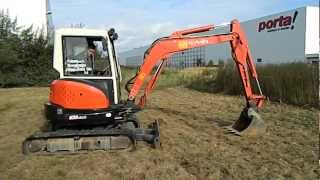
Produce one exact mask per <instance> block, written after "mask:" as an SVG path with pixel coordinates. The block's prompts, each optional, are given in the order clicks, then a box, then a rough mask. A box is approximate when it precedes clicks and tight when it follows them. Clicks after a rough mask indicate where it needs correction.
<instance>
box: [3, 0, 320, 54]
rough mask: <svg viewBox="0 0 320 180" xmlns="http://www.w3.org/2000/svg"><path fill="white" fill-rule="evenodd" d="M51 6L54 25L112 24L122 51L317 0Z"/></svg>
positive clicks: (66, 1)
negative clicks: (189, 30) (194, 29)
mask: <svg viewBox="0 0 320 180" xmlns="http://www.w3.org/2000/svg"><path fill="white" fill-rule="evenodd" d="M34 1H35V0H34ZM36 1H37V0H36ZM38 1H39V0H38ZM0 2H8V0H0ZM0 5H1V3H0ZM50 5H51V11H52V16H53V23H54V25H55V27H56V28H61V27H70V26H71V24H73V25H75V24H80V23H81V24H84V25H85V28H98V29H108V28H111V27H113V28H115V29H116V31H117V32H118V34H119V40H118V41H117V42H116V44H117V47H118V50H119V51H125V50H129V49H132V48H136V47H140V46H144V45H148V44H150V43H151V42H152V41H153V40H155V39H157V38H158V37H161V36H165V35H169V34H170V33H171V32H173V31H176V30H179V29H184V28H189V27H196V26H201V25H207V24H216V25H217V24H221V23H226V22H229V21H231V20H232V19H235V18H236V19H238V20H240V21H245V20H250V19H254V18H257V17H261V16H265V15H269V14H273V13H277V12H281V11H285V10H290V9H294V8H297V7H302V6H306V5H313V6H314V5H316V6H318V1H317V0H50ZM33 6H34V4H33V3H30V7H29V8H31V9H32V8H33ZM24 8H28V7H24Z"/></svg>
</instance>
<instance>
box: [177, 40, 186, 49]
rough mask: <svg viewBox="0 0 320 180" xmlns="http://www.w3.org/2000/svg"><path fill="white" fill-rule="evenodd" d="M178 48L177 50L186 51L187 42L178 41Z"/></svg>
mask: <svg viewBox="0 0 320 180" xmlns="http://www.w3.org/2000/svg"><path fill="white" fill-rule="evenodd" d="M178 48H179V49H186V48H188V42H187V41H178Z"/></svg>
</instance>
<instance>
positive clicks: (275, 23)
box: [258, 11, 298, 32]
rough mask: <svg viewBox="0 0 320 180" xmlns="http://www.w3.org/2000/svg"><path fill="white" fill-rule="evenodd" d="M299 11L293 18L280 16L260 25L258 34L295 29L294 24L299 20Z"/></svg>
mask: <svg viewBox="0 0 320 180" xmlns="http://www.w3.org/2000/svg"><path fill="white" fill-rule="evenodd" d="M297 16H298V11H295V12H294V14H293V15H292V16H280V17H277V18H274V19H270V20H267V21H262V22H259V23H258V32H261V31H264V30H266V31H267V32H275V31H282V30H287V29H291V30H293V29H294V23H295V21H296V19H297Z"/></svg>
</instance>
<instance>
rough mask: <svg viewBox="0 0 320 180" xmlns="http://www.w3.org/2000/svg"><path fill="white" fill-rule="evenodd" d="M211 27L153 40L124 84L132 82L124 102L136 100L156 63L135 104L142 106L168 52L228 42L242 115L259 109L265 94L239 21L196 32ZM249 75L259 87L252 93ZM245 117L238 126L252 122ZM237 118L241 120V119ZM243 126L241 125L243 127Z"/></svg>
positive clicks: (183, 31)
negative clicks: (220, 29)
mask: <svg viewBox="0 0 320 180" xmlns="http://www.w3.org/2000/svg"><path fill="white" fill-rule="evenodd" d="M214 29H215V27H214V26H213V25H208V26H203V27H198V28H192V29H187V30H182V31H176V32H174V33H172V34H171V35H170V36H168V37H163V38H160V39H158V40H156V41H155V42H154V43H153V44H152V45H151V47H150V48H149V49H148V50H147V51H146V53H145V56H144V62H143V64H142V65H141V66H140V68H139V71H138V72H137V74H136V76H135V77H134V78H132V79H131V81H129V82H128V84H133V85H132V87H131V89H130V90H129V96H128V101H134V100H135V99H136V96H137V94H138V92H139V90H140V89H141V87H142V85H143V83H144V81H145V80H146V79H147V77H148V76H149V75H150V73H151V71H152V70H153V68H154V67H155V66H156V65H158V68H157V70H156V72H155V73H154V75H153V76H152V77H151V78H150V80H149V82H148V83H147V86H146V88H145V90H144V95H143V96H141V98H140V101H139V104H138V105H139V106H140V107H143V106H144V105H145V103H146V99H147V96H148V94H149V93H150V92H151V91H152V89H153V88H154V86H155V82H156V81H157V79H158V77H159V75H160V73H161V70H162V69H163V66H164V62H165V61H166V60H168V58H169V57H170V56H171V55H172V54H174V53H176V52H180V51H184V50H188V49H192V48H197V47H203V46H207V45H214V44H220V43H225V42H229V43H230V47H231V54H232V57H233V60H234V62H235V64H236V67H237V70H238V72H239V76H240V79H241V82H242V85H243V90H244V95H245V98H246V102H247V107H246V108H245V109H244V111H245V113H244V114H245V115H246V116H248V115H247V114H248V110H249V108H254V109H255V112H256V111H257V108H260V107H261V106H262V105H263V101H264V99H265V97H264V96H263V95H262V92H261V89H260V84H259V81H258V75H257V72H256V68H255V66H254V62H253V59H252V56H251V54H250V50H249V45H248V41H247V39H246V36H245V33H244V31H243V30H242V28H241V26H240V23H239V21H237V20H233V21H232V22H231V24H230V32H229V33H226V34H214V35H201V34H197V33H203V32H209V31H212V30H214ZM250 76H251V77H252V78H253V79H254V80H255V83H256V86H257V88H258V90H259V92H258V94H255V93H254V90H253V86H252V85H251V81H250ZM242 114H243V113H242ZM259 118H260V117H259ZM242 119H243V118H242ZM247 119H249V120H246V122H245V125H243V124H244V123H242V124H241V126H247V127H249V125H250V123H251V121H252V117H249V118H247ZM240 121H242V122H244V121H243V120H240ZM235 124H237V123H235ZM238 126H240V125H238ZM247 127H245V129H246V128H247ZM242 129H243V127H241V128H236V127H233V128H232V129H231V130H236V131H234V132H235V133H238V134H239V133H240V131H242Z"/></svg>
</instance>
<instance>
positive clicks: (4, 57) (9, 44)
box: [0, 11, 56, 87]
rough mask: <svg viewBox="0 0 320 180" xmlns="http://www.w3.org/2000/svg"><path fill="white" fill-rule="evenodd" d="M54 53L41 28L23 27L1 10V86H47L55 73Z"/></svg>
mask: <svg viewBox="0 0 320 180" xmlns="http://www.w3.org/2000/svg"><path fill="white" fill-rule="evenodd" d="M52 56H53V48H52V47H51V46H48V43H47V41H46V39H45V37H44V36H43V33H42V32H41V31H38V32H35V31H33V30H32V26H31V27H29V28H26V29H23V30H21V28H20V27H18V26H17V20H11V19H10V17H9V15H8V13H4V11H0V87H18V86H46V85H48V84H49V83H50V82H51V81H52V79H54V78H55V76H56V73H55V72H54V70H53V68H52Z"/></svg>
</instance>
